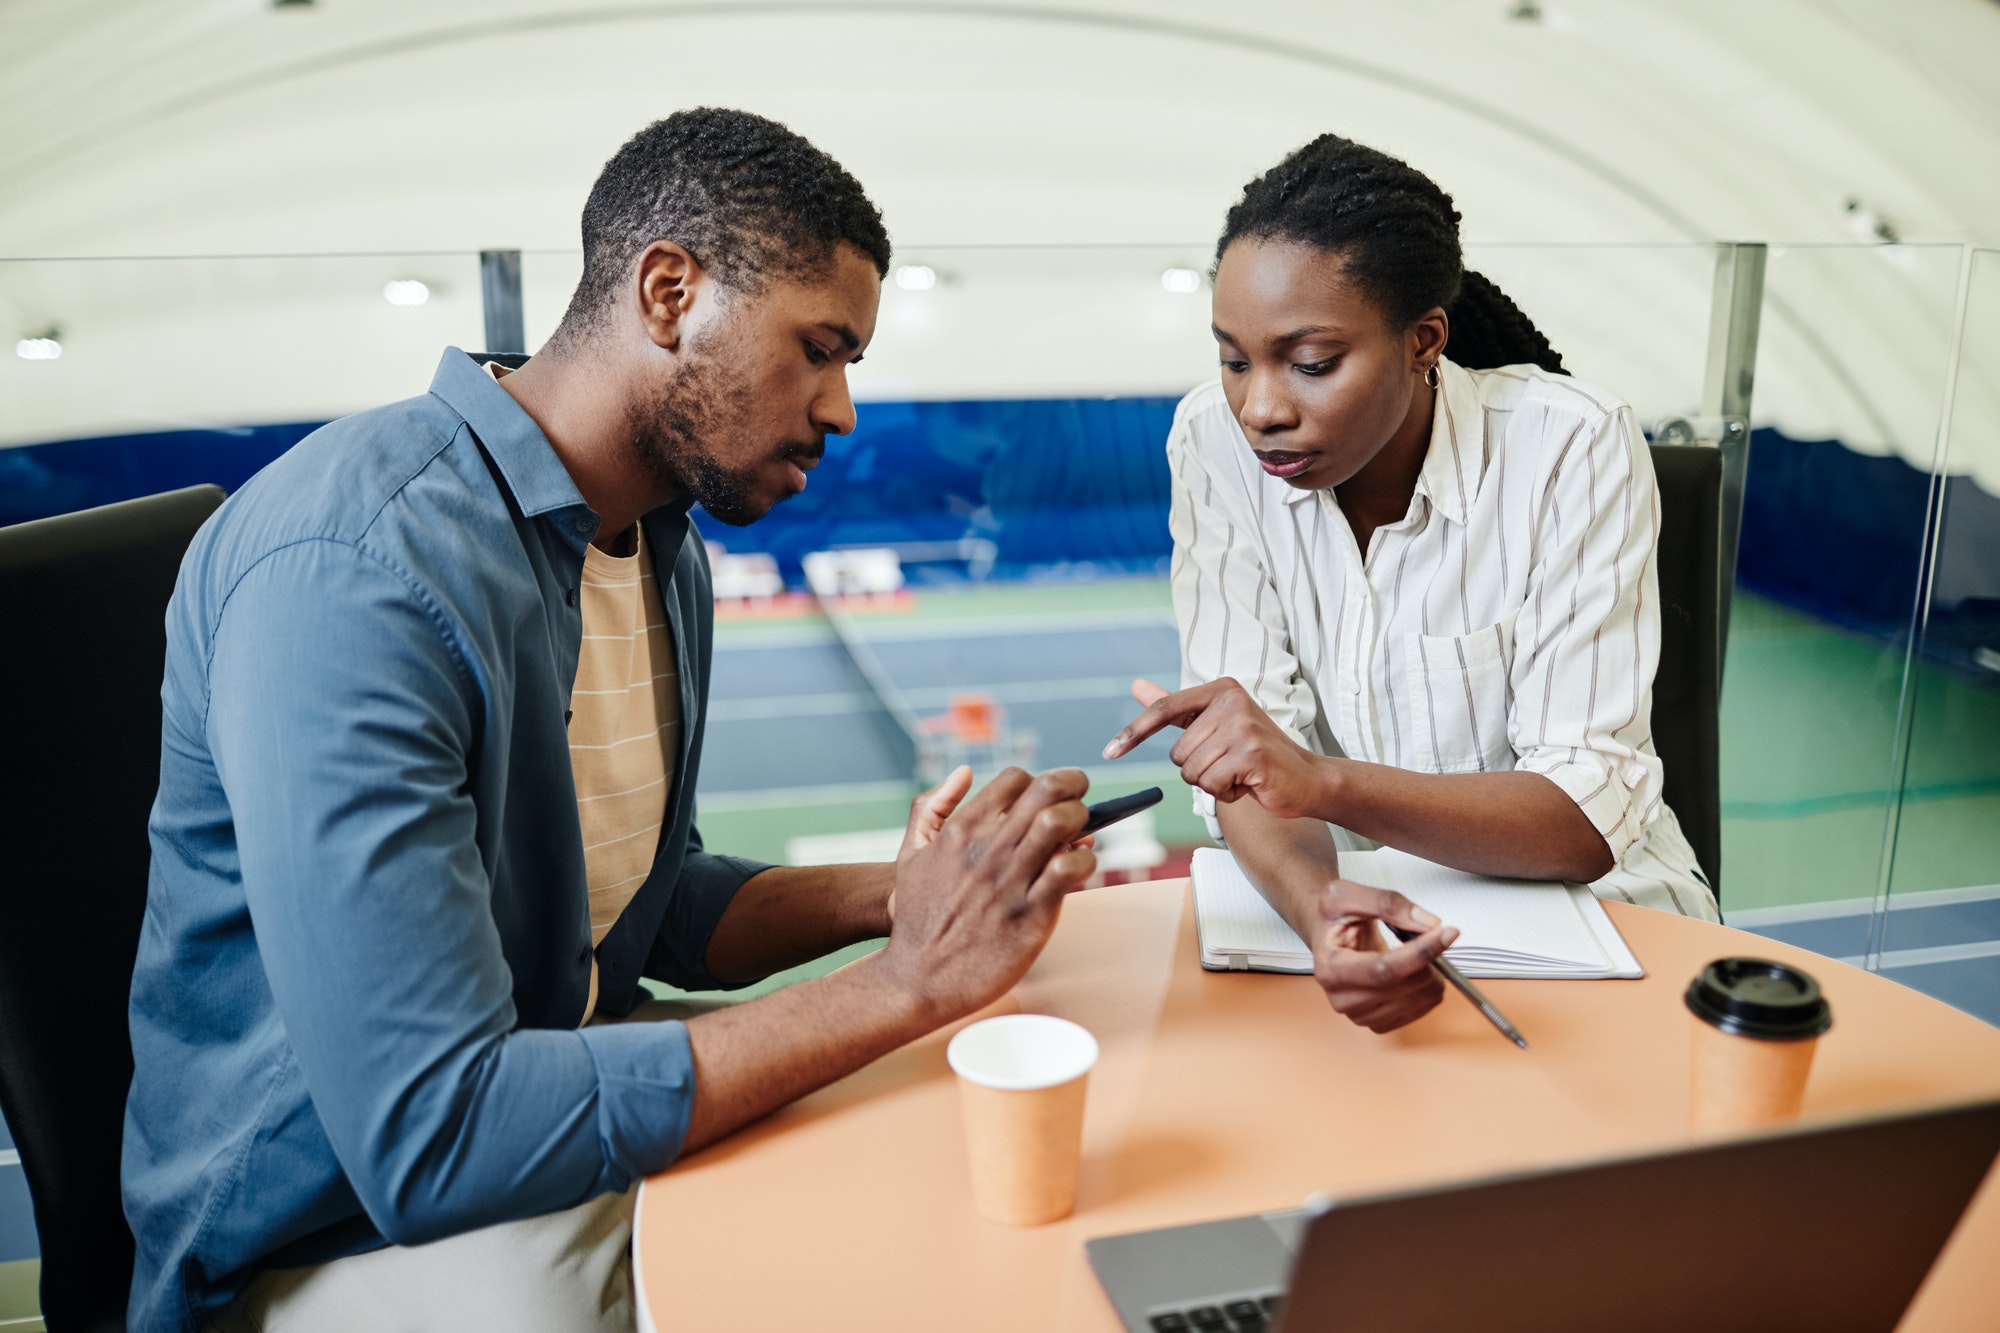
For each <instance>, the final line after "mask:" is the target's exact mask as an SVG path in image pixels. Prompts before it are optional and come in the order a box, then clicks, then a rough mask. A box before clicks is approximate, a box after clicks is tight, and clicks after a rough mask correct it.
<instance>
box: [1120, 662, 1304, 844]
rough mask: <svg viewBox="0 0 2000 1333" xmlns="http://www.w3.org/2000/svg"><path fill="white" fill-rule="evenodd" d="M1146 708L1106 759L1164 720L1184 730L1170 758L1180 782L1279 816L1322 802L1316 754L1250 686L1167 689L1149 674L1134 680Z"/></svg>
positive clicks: (1222, 683)
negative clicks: (1266, 707)
mask: <svg viewBox="0 0 2000 1333" xmlns="http://www.w3.org/2000/svg"><path fill="white" fill-rule="evenodd" d="M1132 697H1133V698H1134V699H1137V700H1138V701H1139V702H1140V703H1142V704H1144V705H1145V706H1146V711H1145V712H1143V713H1141V714H1139V716H1137V717H1135V718H1133V719H1132V721H1131V722H1130V723H1129V724H1127V726H1126V727H1125V730H1123V731H1121V732H1119V733H1118V734H1117V735H1116V736H1114V737H1112V738H1111V743H1110V744H1109V745H1107V746H1105V747H1104V757H1105V758H1106V759H1116V758H1118V757H1119V756H1120V755H1122V754H1126V753H1129V752H1130V751H1131V749H1132V748H1133V747H1134V746H1136V745H1138V744H1139V742H1141V741H1143V740H1145V739H1146V738H1147V737H1148V736H1151V735H1152V734H1153V733H1154V732H1156V731H1159V730H1161V729H1163V728H1165V727H1180V728H1183V729H1184V731H1185V733H1186V734H1185V735H1183V736H1182V737H1181V738H1180V740H1178V741H1177V742H1175V744H1174V748H1173V749H1172V750H1171V751H1169V753H1168V757H1169V758H1170V759H1172V760H1173V761H1174V762H1175V763H1176V764H1179V765H1180V769H1181V781H1183V782H1185V783H1187V784H1188V785H1189V786H1191V787H1199V788H1201V789H1202V790H1203V791H1205V792H1207V793H1208V794H1209V795H1211V796H1213V797H1214V798H1215V799H1216V800H1218V801H1234V800H1237V799H1239V798H1241V797H1244V796H1249V797H1252V798H1253V799H1255V800H1256V802H1257V804H1259V805H1261V806H1263V807H1264V808H1265V809H1266V810H1269V811H1270V812H1271V813H1272V814H1274V815H1277V816H1278V817H1279V818H1281V819H1299V818H1303V817H1304V816H1307V815H1312V814H1314V813H1315V812H1316V811H1317V810H1318V809H1319V808H1320V807H1321V806H1322V805H1324V804H1325V789H1324V778H1323V775H1322V774H1321V772H1320V768H1321V762H1320V760H1319V757H1318V756H1316V755H1314V754H1313V753H1312V752H1311V751H1309V750H1307V749H1306V748H1305V747H1304V746H1302V745H1300V744H1299V743H1298V742H1297V741H1295V740H1293V739H1292V738H1291V737H1290V736H1289V735H1287V734H1286V733H1285V731H1284V729H1283V728H1282V727H1280V726H1279V725H1278V724H1277V723H1275V722H1273V721H1272V720H1271V715H1270V714H1269V713H1266V712H1265V711H1264V710H1263V708H1262V707H1260V706H1259V705H1258V703H1257V701H1256V700H1255V699H1253V698H1251V697H1250V692H1249V691H1248V690H1246V689H1244V688H1243V687H1242V686H1241V685H1239V684H1237V683H1236V682H1235V681H1234V680H1231V679H1230V678H1229V677H1227V676H1224V677H1222V678H1221V679H1220V680H1211V681H1209V682H1207V683H1206V684H1203V685H1196V686H1194V687H1192V688H1190V689H1185V690H1179V691H1176V692H1174V693H1172V694H1169V693H1168V692H1167V691H1166V690H1164V689H1161V688H1160V687H1159V686H1158V685H1155V684H1154V683H1153V682H1152V681H1150V680H1138V681H1134V682H1133V683H1132Z"/></svg>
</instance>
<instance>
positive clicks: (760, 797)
mask: <svg viewBox="0 0 2000 1333" xmlns="http://www.w3.org/2000/svg"><path fill="white" fill-rule="evenodd" d="M1083 775H1084V776H1085V777H1087V778H1089V779H1090V781H1091V784H1092V785H1093V786H1095V785H1097V784H1099V783H1105V784H1117V785H1119V786H1124V785H1126V784H1128V783H1129V784H1131V785H1134V786H1144V785H1147V784H1149V783H1150V784H1152V785H1154V786H1160V787H1167V788H1168V795H1169V797H1170V798H1171V795H1172V790H1173V789H1172V787H1171V786H1169V785H1168V784H1169V782H1170V781H1171V782H1173V783H1179V782H1180V777H1181V771H1180V769H1179V768H1178V767H1177V766H1175V765H1173V764H1170V763H1144V764H1129V763H1117V764H1092V765H1086V766H1085V767H1084V770H1083ZM916 793H917V784H916V782H915V781H914V780H912V781H909V782H842V783H828V784H826V785H824V786H817V787H760V788H756V789H754V790H749V791H726V792H717V793H715V794H713V795H710V794H709V793H707V792H703V793H701V794H700V795H699V796H698V797H697V798H696V801H697V803H698V805H699V807H700V811H701V813H703V814H734V813H736V812H738V811H745V810H782V809H785V808H787V807H789V806H807V805H846V804H849V803H850V802H853V803H859V802H862V801H890V800H898V801H907V800H909V799H910V797H912V796H914V795H916Z"/></svg>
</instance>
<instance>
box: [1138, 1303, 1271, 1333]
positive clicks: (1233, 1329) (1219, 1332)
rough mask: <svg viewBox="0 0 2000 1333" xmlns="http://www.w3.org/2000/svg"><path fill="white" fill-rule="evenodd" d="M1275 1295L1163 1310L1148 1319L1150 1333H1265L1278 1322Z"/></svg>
mask: <svg viewBox="0 0 2000 1333" xmlns="http://www.w3.org/2000/svg"><path fill="white" fill-rule="evenodd" d="M1279 1300H1280V1297H1278V1296H1276V1295H1271V1296H1264V1297H1261V1298H1259V1299H1257V1300H1254V1301H1251V1300H1238V1301H1225V1302H1223V1303H1222V1304H1220V1305H1196V1306H1190V1307H1189V1308H1188V1309H1185V1310H1164V1311H1161V1312H1159V1313H1157V1314H1154V1315H1151V1316H1149V1317H1148V1320H1147V1322H1148V1323H1149V1324H1150V1326H1151V1327H1152V1329H1153V1333H1238V1330H1241V1333H1251V1331H1252V1330H1256V1333H1265V1330H1267V1329H1269V1328H1271V1327H1272V1326H1273V1325H1274V1324H1276V1323H1277V1320H1278V1301H1279Z"/></svg>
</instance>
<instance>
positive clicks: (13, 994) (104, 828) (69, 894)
mask: <svg viewBox="0 0 2000 1333" xmlns="http://www.w3.org/2000/svg"><path fill="white" fill-rule="evenodd" d="M221 503H222V492H221V491H220V490H218V489H217V488H216V487H213V486H194V487H190V488H188V489H187V490H183V491H170V492H168V493H166V494H164V495H155V496H150V497H148V498H146V499H143V500H129V501H127V502H125V503H123V504H115V505H106V506H104V507H103V508H101V509H86V510H84V511H82V512H81V513H75V514H64V515H62V516H60V517H58V518H47V519H39V520H37V521H35V522H32V523H19V524H15V525H14V526H12V527H6V528H0V623H4V624H5V625H6V626H7V643H8V647H7V651H6V652H4V653H0V698H4V699H5V701H6V702H5V707H6V710H7V725H6V730H5V733H4V734H5V736H6V743H5V750H4V758H0V765H4V772H5V777H4V778H0V847H4V848H5V862H4V864H5V870H4V872H0V1110H4V1111H5V1112H6V1116H7V1125H8V1127H9V1128H10V1129H11V1130H12V1131H13V1134H14V1142H15V1143H16V1144H17V1145H18V1146H19V1148H20V1151H21V1165H22V1166H23V1168H25V1170H26V1172H27V1177H28V1192H29V1194H30V1196H31V1197H32V1198H33V1200H34V1204H35V1230H36V1232H37V1234H38V1236H39V1237H40V1240H41V1247H42V1293H41V1294H42V1318H43V1320H44V1322H45V1323H46V1326H47V1327H48V1329H49V1330H50V1333H66V1331H67V1330H71V1329H79V1330H97V1329H120V1330H122V1329H123V1328H124V1327H125V1301H126V1294H127V1291H128V1289H129V1288H130V1286H131V1281H132V1235H131V1232H130V1231H129V1230H128V1229H127V1227H126V1225H125V1212H124V1207H123V1204H122V1203H121V1196H120V1194H119V1189H118V1155H119V1142H120V1134H121V1129H122V1127H123V1124H124V1118H125V1093H126V1090H127V1089H128V1088H129V1087H130V1086H131V1082H132V1042H131V1036H130V1032H129V1030H128V1029H127V1027H126V1020H125V1009H126V1000H127V996H128V994H129V992H130V990H131V981H132V959H133V955H134V953H135V952H136V951H137V948H138V941H139V924H140V921H141V919H142V918H143V916H144V914H145V909H146V876H147V865H148V860H149V855H150V853H149V850H148V844H147V839H146V820H147V816H148V814H149V812H150V811H151V809H152V804H153V794H154V791H155V789H156V788H157V787H158V786H159V782H160V680H161V676H162V674H163V671H164V667H165V662H166V644H167V640H166V610H167V600H168V598H169V597H170V596H171V595H172V593H173V590H174V579H175V577H176V576H177V575H178V573H179V571H180V564H181V557H182V556H183V555H184V554H185V553H186V551H187V546H188V542H189V540H190V539H192V538H193V536H194V534H195V530H196V529H197V528H199V527H200V526H201V524H202V522H203V520H205V519H206V518H207V517H208V516H209V515H210V514H212V513H213V512H215V507H216V506H217V505H219V504H221Z"/></svg>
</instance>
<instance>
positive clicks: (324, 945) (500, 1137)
mask: <svg viewBox="0 0 2000 1333" xmlns="http://www.w3.org/2000/svg"><path fill="white" fill-rule="evenodd" d="M644 524H645V530H646V547H647V549H648V550H649V551H651V552H653V553H654V560H655V568H656V570H657V572H658V575H659V579H660V585H661V589H662V597H663V600H664V601H665V602H666V609H667V615H668V618H669V621H670V622H671V626H672V631H673V639H674V644H675V647H676V650H677V652H678V655H679V659H680V672H679V675H680V682H681V710H682V716H683V717H684V718H685V719H686V720H687V724H686V725H685V726H683V727H682V729H681V730H682V738H683V739H682V742H681V752H680V754H679V756H678V759H677V762H678V767H677V770H676V780H675V782H674V783H673V795H672V798H671V801H670V808H669V809H668V810H667V811H666V822H665V824H664V825H663V827H662V831H661V838H660V849H659V855H658V857H657V859H656V860H655V861H654V864H653V871H652V874H651V876H650V877H649V878H648V879H647V881H646V883H645V885H644V887H642V888H641V889H640V890H639V892H638V894H637V896H635V897H634V898H633V900H632V902H631V904H630V906H628V907H627V908H626V910H625V913H624V915H623V916H622V917H620V918H619V920H618V923H617V924H616V925H615V926H614V927H613V928H612V930H611V933H610V935H609V936H607V937H606V938H605V940H604V942H603V943H602V944H601V945H600V946H599V947H598V949H597V951H596V953H597V959H598V964H599V969H600V982H599V985H600V995H599V1008H600V1009H601V1010H604V1011H608V1012H610V1013H614V1014H617V1013H623V1012H626V1011H629V1009H630V1008H631V1006H632V1005H633V1003H634V1002H635V1001H636V999H637V998H638V994H639V987H638V980H639V976H640V974H641V973H642V972H644V973H647V974H649V975H652V976H656V977H661V978H663V979H665V980H668V981H671V982H673V983H675V984H677V985H680V986H684V987H690V988H704V987H712V986H714V985H716V984H717V983H716V981H715V979H714V978H713V977H711V976H710V975H709V974H708V972H707V970H706V968H705V967H704V966H703V962H702V959H703V956H704V954H705V953H706V951H707V946H708V940H709V937H710V935H711V934H712V932H713V931H714V929H715V924H716V922H717V920H718V919H720V917H721V915H722V912H723V909H724V908H725V907H726V906H727V905H728V903H729V900H730V898H731V896H732V895H733V894H734V893H735V891H736V889H737V888H738V887H739V886H740V885H741V884H742V883H743V881H744V880H746V879H748V878H749V877H750V876H751V875H753V874H755V873H757V872H758V871H759V870H762V869H763V868H764V867H763V866H761V865H758V864H756V863H753V862H749V861H741V860H736V859H734V858H729V857H722V856H715V855H711V854H709V853H707V852H704V851H703V850H702V846H701V840H700V837H699V835H698V834H697V833H696V832H695V829H694V790H695V779H696V765H697V762H698V759H699V757H700V753H701V740H702V711H703V705H704V703H705V701H706V698H707V694H708V671H709V657H710V633H711V620H712V615H713V606H712V601H711V596H710V591H709V576H708V567H707V563H706V558H705V556H704V553H703V549H702V543H701V541H700V539H699V537H698V536H696V535H694V534H693V533H692V532H691V531H690V528H689V524H688V520H687V514H686V511H685V509H684V508H683V509H681V510H679V511H664V510H663V511H656V512H655V513H653V514H650V515H648V516H647V517H646V519H645V520H644ZM597 530H598V519H597V515H596V514H595V513H593V512H592V511H591V509H590V508H589V507H588V506H587V505H586V504H585V503H584V501H583V497H582V495H580V494H579V493H578V491H577V489H576V485H575V483H574V482H572V481H571V480H570V477H569V474H568V472H567V471H566V470H565V469H564V468H563V465H562V463H561V461H560V460H559V459H558V458H557V457H556V454H555V451H554V450H553V449H552V448H550V446H549V443H548V441H547V439H545V438H544V437H543V435H542V433H541V431H540V430H539V429H537V428H536V426H535V423H534V421H533V420H532V419H531V418H530V417H529V416H528V415H527V414H526V413H525V412H523V411H522V410H521V409H520V407H519V406H518V405H517V404H516V403H515V402H514V400H513V398H512V397H511V396H510V395H509V394H508V393H507V391H506V390H504V389H502V388H501V387H500V386H499V385H498V384H497V383H495V382H494V381H493V380H492V379H491V378H490V377H489V376H488V375H487V374H486V373H485V372H484V371H483V370H481V369H480V368H479V367H478V366H477V365H475V364H474V363H473V361H472V360H471V359H470V358H469V357H467V356H466V355H465V354H464V353H463V352H460V351H458V350H457V349H455V348H454V349H452V350H451V351H449V352H447V353H446V354H445V357H444V360H443V362H442V363H441V364H440V365H439V367H438V372H437V377H436V379H435V380H434V381H433V383H432V385H431V391H430V393H428V394H427V395H425V396H423V397H421V398H413V399H410V400H409V401H407V402H402V403H397V404H394V405H393V406H389V407H384V408H380V409H377V410H374V411H370V412H363V413H361V414H359V415H357V416H352V417H347V418H345V419H343V420H340V421H336V422H334V423H332V424H331V425H328V426H326V427H324V428H323V429H321V430H319V431H316V432H314V433H313V434H312V435H311V436H309V437H307V438H306V439H305V440H303V441H301V442H300V443H299V444H298V446H297V447H295V448H294V449H292V450H291V451H290V452H288V453H287V454H285V455H284V456H283V457H282V458H280V459H278V460H277V461H276V462H274V463H273V464H271V466H269V467H268V468H266V469H264V471H262V472H261V473H259V474H258V475H257V476H256V477H255V478H253V479H252V480H251V481H250V482H249V483H248V484H247V485H245V486H244V487H243V488H242V489H241V490H240V491H238V492H237V493H236V494H235V495H234V496H233V497H231V498H230V500H229V501H228V503H226V504H225V505H223V507H222V508H221V509H220V510H219V511H218V512H217V513H216V515H215V516H214V517H213V518H212V519H210V520H209V522H208V524H207V525H206V526H205V527H204V528H203V529H202V531H201V533H200V535H199V536H197V537H196V539H195V541H194V544H193V546H192V547H190V548H189V550H188V554H187V558H186V560H185V562H184V563H183V564H182V567H181V573H180V582H179V585H178V586H177V588H176V589H175V592H174V597H173V602H172V604H171V606H170V607H169V608H168V612H167V664H166V681H165V686H164V690H163V695H164V703H165V730H164V737H163V742H162V746H161V763H160V791H159V797H158V800H157V802H156V803H155V805H154V807H153V816H152V824H151V833H152V845H153V865H152V879H151V885H150V891H149V893H148V896H147V903H146V917H145V925H144V928H143V931H142V933H141V935H140V942H139V955H138V962H137V967H136V970H135V973H134V976H133V981H132V1006H131V1022H132V1055H133V1065H134V1070H133V1079H132V1091H131V1096H130V1098H129V1100H128V1102H127V1106H126V1116H125V1144H124V1188H125V1213H126V1216H127V1218H128V1219H129V1220H130V1222H131V1224H132V1230H133V1233H134V1235H135V1236H136V1238H137V1241H138V1263H137V1270H136V1274H135V1276H134V1280H133V1286H132V1300H131V1309H130V1316H131V1323H132V1327H133V1328H135V1329H141V1328H143V1329H149V1330H150V1329H191V1328H199V1327H201V1326H203V1325H205V1324H206V1323H207V1322H208V1321H209V1320H210V1319H212V1318H213V1317H214V1315H215V1314H216V1312H217V1311H218V1310H219V1309H220V1308H221V1307H223V1306H225V1305H226V1304H227V1303H228V1302H229V1300H230V1298H231V1297H232V1296H233V1295H234V1294H235V1292H236V1291H237V1290H238V1289H240V1287H241V1286H242V1285H243V1284H244V1283H245V1282H246V1281H248V1279H249V1277H250V1276H251V1275H252V1274H253V1273H254V1272H255V1271H256V1269H258V1268H260V1267H265V1266H287V1265H295V1264H304V1263H315V1262H320V1261H323V1260H326V1259H330V1258H334V1257H338V1256H341V1255H345V1254H352V1253H356V1252H358V1251H361V1250H366V1249H371V1248H375V1247H377V1246H380V1245H381V1244H382V1243H383V1242H384V1241H385V1240H387V1241H390V1242H395V1243H400V1244H412V1243H417V1242H421V1241H426V1240H433V1239H436V1238H439V1237H442V1236H447V1235H451V1234H455V1233H457V1232H461V1231H467V1230H471V1229H473V1228H475V1227H481V1226H486V1225H490V1224H492V1223H495V1222H501V1221H507V1220H510V1219H514V1218H521V1217H528V1216H532V1215H535V1214H538V1213H546V1212H550V1211H552V1210H555V1209H560V1208H568V1207H571V1206H573V1205H576V1204H579V1203H582V1202H583V1201H584V1200H586V1199H588V1198H590V1197H592V1196H593V1195H596V1194H600V1193H603V1192H605V1191H609V1190H622V1189H624V1188H626V1187H627V1186H629V1185H630V1184H631V1183H632V1182H633V1181H634V1180H636V1179H637V1178H639V1177H640V1176H642V1175H645V1174H646V1173H648V1172H652V1171H657V1170H659V1169H661V1168H662V1167H664V1166H666V1165H667V1163H668V1162H669V1161H671V1160H672V1159H673V1157H674V1155H675V1153H676V1152H677V1151H678V1150H679V1147H680V1143H681V1140H682V1137H683V1136H684V1134H685V1132H686V1129H687V1121H688V1113H689V1109H690V1106H691V1104H692V1100H693V1095H694V1069H693V1064H692V1061H691V1058H690V1055H689V1049H688V1037H687V1030H686V1028H684V1027H683V1026H682V1025H681V1024H679V1023H637V1024H626V1025H610V1026H601V1027H592V1028H586V1029H582V1030H579V1029H578V1028H577V1024H578V1022H579V1021H580V1020H581V1019H582V1017H583V1011H584V1005H585V1002H586V993H587V990H588V986H589V978H590V961H591V952H592V950H591V943H590V909H589V904H588V898H587V892H586V888H585V880H584V862H583V839H582V835H581V833H580V831H579V828H578V823H577V811H576V792H575V788H574V786H573V784H572V781H571V777H570V766H569V747H568V739H567V735H566V731H565V720H566V716H567V712H568V708H569V696H570V688H571V685H572V683H573V681H574V678H575V674H576V659H577V650H578V648H579V647H580V645H581V641H582V633H583V631H582V619H581V613H580V611H579V610H578V607H577V596H576V588H577V586H578V581H579V579H580V576H581V574H582V569H583V552H584V548H585V546H586V545H587V544H588V543H589V542H590V540H591V539H592V538H593V537H595V536H596V535H597Z"/></svg>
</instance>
